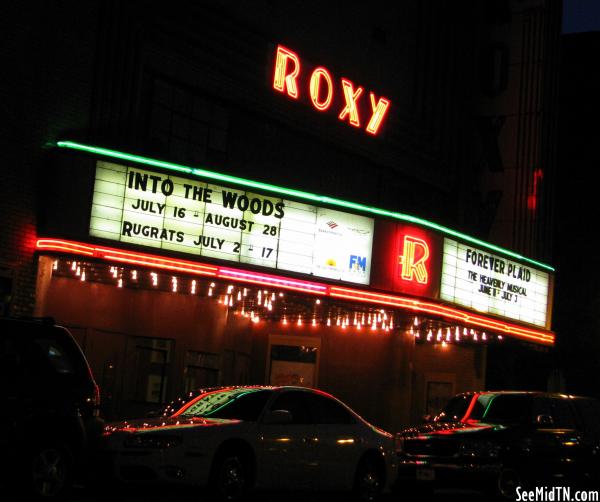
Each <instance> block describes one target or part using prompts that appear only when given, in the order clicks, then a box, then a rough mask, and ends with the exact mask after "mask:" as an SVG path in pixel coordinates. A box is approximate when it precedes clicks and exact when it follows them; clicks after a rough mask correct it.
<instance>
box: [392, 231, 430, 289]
mask: <svg viewBox="0 0 600 502" xmlns="http://www.w3.org/2000/svg"><path fill="white" fill-rule="evenodd" d="M417 255H420V256H419V258H417ZM428 258H429V246H428V245H427V243H426V242H425V241H424V240H422V239H419V238H417V237H411V236H410V235H405V236H404V250H403V254H401V255H400V256H399V257H398V263H399V264H400V266H401V273H400V277H402V279H404V280H405V281H417V282H418V283H419V284H427V283H428V281H429V274H428V273H427V265H426V262H427V260H428Z"/></svg>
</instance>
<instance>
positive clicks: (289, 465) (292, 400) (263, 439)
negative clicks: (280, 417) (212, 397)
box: [257, 390, 317, 490]
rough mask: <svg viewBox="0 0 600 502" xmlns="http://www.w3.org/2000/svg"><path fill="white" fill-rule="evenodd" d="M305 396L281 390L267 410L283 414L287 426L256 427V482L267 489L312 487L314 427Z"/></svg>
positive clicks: (299, 391) (314, 471) (264, 421)
mask: <svg viewBox="0 0 600 502" xmlns="http://www.w3.org/2000/svg"><path fill="white" fill-rule="evenodd" d="M305 397H306V392H305V391H302V390H285V391H282V392H281V393H279V394H277V395H276V396H275V397H274V399H273V400H272V401H271V404H270V405H268V406H267V410H266V413H265V416H268V414H269V412H270V411H274V410H285V411H288V412H289V413H290V414H291V422H290V423H285V424H281V423H275V424H273V423H267V421H266V420H265V416H263V420H262V422H261V423H260V425H259V438H260V446H259V451H258V452H257V456H258V462H257V468H258V481H259V483H261V484H264V485H266V487H268V488H285V489H290V490H303V489H307V488H310V487H311V486H312V481H313V480H314V477H315V473H316V469H317V459H316V450H315V448H314V444H313V442H312V440H311V438H313V437H314V426H313V423H312V420H311V417H310V415H309V413H308V409H307V406H306V398H305Z"/></svg>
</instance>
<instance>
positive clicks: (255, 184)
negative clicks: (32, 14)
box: [57, 141, 554, 272]
mask: <svg viewBox="0 0 600 502" xmlns="http://www.w3.org/2000/svg"><path fill="white" fill-rule="evenodd" d="M57 145H58V147H60V148H69V149H71V150H80V151H82V152H88V153H93V154H96V155H103V156H105V157H111V158H113V159H120V160H126V161H128V162H135V163H137V164H144V165H147V166H153V167H160V168H161V169H168V170H171V171H178V172H181V173H186V174H192V175H194V176H199V177H201V178H208V179H210V180H216V181H223V182H225V183H233V184H235V185H241V186H244V187H248V188H255V189H258V190H264V191H267V192H272V193H276V194H278V195H287V196H290V197H296V198H298V199H304V200H309V201H311V202H317V203H321V204H330V205H332V206H339V207H344V208H348V209H354V210H356V211H361V212H364V213H371V214H376V215H378V216H385V217H387V218H392V219H396V220H401V221H406V222H410V223H414V224H416V225H421V226H423V227H426V228H430V229H433V230H436V231H438V232H441V233H443V234H445V235H450V236H452V237H456V238H458V239H460V240H463V241H466V242H469V243H471V244H476V245H477V246H481V247H483V248H486V249H489V250H492V251H496V252H498V253H502V254H504V255H507V256H510V257H511V258H515V259H517V260H520V261H524V262H527V263H531V264H532V265H535V266H537V267H540V268H543V269H546V270H549V271H551V272H554V268H553V267H551V266H550V265H546V264H545V263H541V262H539V261H535V260H532V259H531V258H527V257H525V256H522V255H520V254H518V253H515V252H513V251H510V250H508V249H504V248H501V247H500V246H495V245H494V244H490V243H489V242H485V241H482V240H480V239H477V238H475V237H471V236H469V235H466V234H463V233H460V232H457V231H456V230H452V229H450V228H447V227H444V226H442V225H438V224H437V223H433V222H431V221H427V220H424V219H421V218H417V217H416V216H410V215H408V214H403V213H397V212H394V211H387V210H385V209H379V208H377V207H370V206H365V205H363V204H359V203H356V202H349V201H347V200H342V199H336V198H335V197H328V196H326V195H317V194H313V193H310V192H304V191H302V190H295V189H293V188H286V187H280V186H277V185H271V184H269V183H262V182H260V181H253V180H248V179H245V178H238V177H237V176H230V175H228V174H221V173H217V172H215V171H208V170H206V169H199V168H193V167H187V166H182V165H180V164H174V163H172V162H165V161H162V160H156V159H151V158H149V157H143V156H141V155H132V154H129V153H124V152H119V151H117V150H110V149H108V148H102V147H98V146H90V145H83V144H81V143H76V142H73V141H59V142H58V143H57Z"/></svg>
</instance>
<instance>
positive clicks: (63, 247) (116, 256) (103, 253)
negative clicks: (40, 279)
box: [36, 239, 217, 276]
mask: <svg viewBox="0 0 600 502" xmlns="http://www.w3.org/2000/svg"><path fill="white" fill-rule="evenodd" d="M36 248H37V249H40V250H46V251H64V252H67V253H73V254H80V255H81V254H83V255H86V256H93V257H95V258H101V259H105V260H115V261H119V262H123V263H130V264H133V265H142V266H152V267H157V268H161V269H164V270H180V271H182V272H189V273H192V274H198V275H210V276H216V275H217V267H212V266H210V265H201V264H198V263H195V262H188V261H184V260H170V259H167V258H161V257H160V256H155V255H150V254H145V253H135V252H125V251H120V250H118V249H113V248H108V247H103V246H93V247H92V246H85V245H82V244H79V243H77V242H71V241H65V240H58V239H38V241H37V243H36Z"/></svg>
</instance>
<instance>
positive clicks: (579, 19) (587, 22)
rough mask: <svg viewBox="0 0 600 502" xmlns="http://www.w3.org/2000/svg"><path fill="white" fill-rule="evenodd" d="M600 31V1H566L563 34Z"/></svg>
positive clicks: (564, 3)
mask: <svg viewBox="0 0 600 502" xmlns="http://www.w3.org/2000/svg"><path fill="white" fill-rule="evenodd" d="M584 31H600V0H564V2H563V33H581V32H584Z"/></svg>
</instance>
